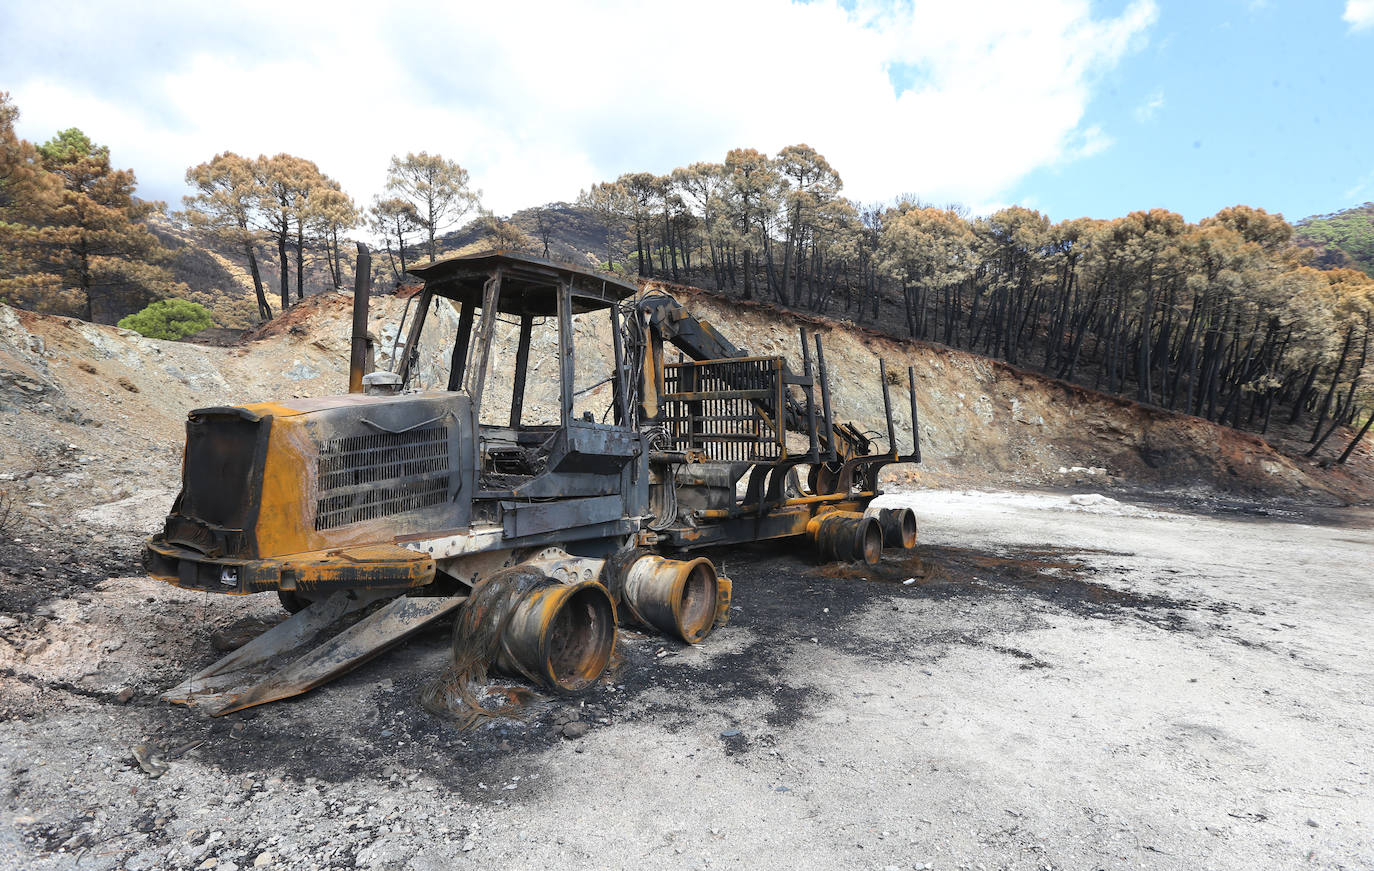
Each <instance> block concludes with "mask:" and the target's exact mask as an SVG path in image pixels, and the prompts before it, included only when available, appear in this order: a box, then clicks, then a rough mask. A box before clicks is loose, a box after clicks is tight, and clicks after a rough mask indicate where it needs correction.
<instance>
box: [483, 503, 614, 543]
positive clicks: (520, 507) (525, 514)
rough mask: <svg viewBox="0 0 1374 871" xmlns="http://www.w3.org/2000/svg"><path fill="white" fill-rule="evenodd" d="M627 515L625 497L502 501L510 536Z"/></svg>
mask: <svg viewBox="0 0 1374 871" xmlns="http://www.w3.org/2000/svg"><path fill="white" fill-rule="evenodd" d="M624 515H625V500H624V497H622V496H619V495H616V496H592V497H589V498H586V499H564V500H562V501H559V502H502V503H501V524H502V526H503V528H504V529H505V536H506V538H523V537H524V536H527V535H540V534H542V533H545V532H553V531H554V530H559V529H565V530H571V529H575V528H576V527H579V526H591V525H592V524H597V523H607V522H609V521H612V520H618V519H620V518H621V517H623V516H624Z"/></svg>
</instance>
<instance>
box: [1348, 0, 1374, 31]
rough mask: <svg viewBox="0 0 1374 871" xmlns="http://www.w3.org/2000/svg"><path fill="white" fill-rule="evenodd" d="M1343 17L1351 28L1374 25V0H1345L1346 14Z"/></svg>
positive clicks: (1359, 28) (1362, 28)
mask: <svg viewBox="0 0 1374 871" xmlns="http://www.w3.org/2000/svg"><path fill="white" fill-rule="evenodd" d="M1341 18H1342V19H1343V20H1344V21H1345V23H1347V24H1349V25H1350V29H1351V30H1364V29H1366V28H1369V27H1374V0H1345V14H1344V15H1342V16H1341Z"/></svg>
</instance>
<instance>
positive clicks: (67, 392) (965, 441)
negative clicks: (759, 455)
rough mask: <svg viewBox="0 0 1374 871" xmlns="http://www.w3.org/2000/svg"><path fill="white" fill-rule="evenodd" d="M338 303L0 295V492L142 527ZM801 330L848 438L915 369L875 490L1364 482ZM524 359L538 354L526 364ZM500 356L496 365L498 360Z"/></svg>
mask: <svg viewBox="0 0 1374 871" xmlns="http://www.w3.org/2000/svg"><path fill="white" fill-rule="evenodd" d="M679 295H680V297H681V298H682V300H683V302H684V303H685V304H687V305H688V306H689V307H690V308H691V309H692V310H693V311H694V312H696V313H697V314H698V315H699V316H701V317H703V318H706V319H708V320H711V321H713V322H714V323H716V324H717V325H719V326H720V327H721V329H722V330H723V331H724V332H725V333H726V334H727V335H729V336H732V337H734V338H735V339H736V340H737V341H739V342H740V343H741V344H745V345H747V347H748V348H749V350H751V351H752V352H755V353H759V354H784V355H786V356H788V357H789V358H791V359H792V362H793V363H794V364H796V365H799V362H800V361H799V360H798V359H797V357H798V344H797V332H796V331H797V326H798V320H797V318H795V317H793V316H791V315H783V314H780V313H778V312H776V311H773V310H771V309H769V308H767V307H764V306H749V305H740V304H739V303H738V302H735V301H729V302H727V301H725V300H723V299H721V298H719V297H715V296H713V295H711V294H708V293H704V292H701V293H682V292H681V291H679ZM350 305H351V298H350V296H349V295H347V294H342V293H330V294H324V295H321V296H317V297H313V298H311V299H308V300H307V301H306V302H305V303H304V304H302V305H300V306H297V307H296V308H294V309H292V310H291V311H290V312H288V313H287V315H285V316H283V317H280V318H277V319H276V320H274V321H273V322H271V323H270V324H268V325H266V326H264V327H263V328H261V329H260V330H258V331H257V332H256V333H255V334H253V335H252V336H251V337H250V338H249V339H248V340H246V341H244V342H242V343H240V344H238V345H236V346H232V347H227V348H222V347H206V346H200V345H193V344H187V343H176V342H162V341H158V340H153V339H146V338H143V337H141V336H139V335H137V334H135V333H132V332H129V331H127V330H120V329H117V328H114V327H105V326H98V325H94V324H89V323H85V322H83V321H78V320H73V319H68V318H60V317H52V316H45V315H38V314H34V313H30V312H25V311H19V310H15V309H11V308H8V307H4V306H0V469H3V470H5V471H4V472H3V474H2V475H0V487H4V488H11V489H13V490H14V491H15V492H16V493H17V495H18V499H19V501H20V502H21V503H22V504H23V506H24V508H23V510H24V511H25V512H26V513H28V514H30V515H32V518H33V520H34V521H36V522H38V523H40V525H43V526H47V527H49V528H60V527H61V525H62V524H63V523H64V522H65V521H64V518H68V517H70V516H71V513H72V512H74V511H77V510H81V509H89V508H90V507H91V506H93V505H94V506H100V505H104V506H106V508H105V509H103V510H106V511H107V512H113V513H115V514H120V515H121V516H123V517H124V519H125V520H126V521H127V522H128V523H130V524H132V525H135V526H140V527H141V528H143V529H146V530H151V529H152V528H154V527H155V526H156V525H157V523H158V521H159V519H160V517H161V515H162V514H163V513H165V511H166V509H167V506H168V505H169V504H170V499H171V496H172V495H173V493H174V491H175V490H176V488H177V486H178V482H179V476H180V449H181V442H182V435H183V432H184V424H185V419H186V413H187V411H189V410H190V409H192V408H196V407H201V406H208V405H217V404H226V403H242V402H250V401H257V400H263V399H269V398H274V397H281V396H293V397H295V396H314V395H328V394H331V393H337V392H341V391H342V390H343V388H344V386H345V384H346V381H347V353H348V336H349V309H350ZM402 305H403V303H402V302H401V301H400V300H398V299H396V298H395V297H379V298H378V299H377V300H375V304H374V306H373V316H372V321H371V324H370V328H371V329H372V331H373V332H374V333H375V334H376V335H378V336H380V337H381V339H382V362H383V364H385V363H387V362H388V354H387V352H389V350H390V347H391V342H392V341H393V339H394V337H395V335H396V321H397V320H398V318H399V315H400V312H401V308H402ZM436 314H437V315H438V317H434V316H432V319H431V321H430V323H431V324H435V325H437V326H438V329H437V330H434V331H432V332H431V333H430V335H429V340H428V342H427V343H426V347H423V348H422V349H421V357H422V361H423V364H422V370H421V379H422V383H424V384H426V385H430V386H433V385H438V384H440V383H442V382H443V380H444V379H445V377H446V372H445V371H444V367H445V365H446V358H447V352H446V348H445V346H446V344H447V342H448V341H449V339H450V337H451V336H452V329H453V322H454V318H453V317H452V311H451V309H450V308H449V307H448V306H447V304H446V303H441V304H440V306H439V307H437V308H436ZM586 317H587V316H581V318H582V319H583V320H581V321H580V323H579V333H580V334H582V335H585V336H586V337H587V338H589V339H591V340H592V342H591V344H592V345H597V344H599V345H601V346H602V347H605V348H609V346H610V342H609V336H608V333H607V331H606V328H605V327H604V326H601V325H600V324H594V323H591V322H589V321H587V320H585V318H586ZM810 327H811V328H812V329H815V330H818V331H819V332H820V334H821V335H822V337H823V340H824V342H825V347H826V354H827V359H828V362H829V365H830V370H831V373H832V375H831V380H832V384H833V388H834V393H835V399H834V405H835V409H836V414H837V416H838V417H840V418H841V419H844V420H854V421H856V422H858V423H859V425H860V426H861V427H862V428H864V429H867V430H871V431H874V432H879V431H881V430H883V429H884V425H883V416H882V394H881V390H880V389H879V379H878V355H879V354H881V355H882V356H883V358H884V359H885V360H886V362H887V364H888V365H889V367H890V368H892V369H895V370H896V371H898V372H901V371H902V370H904V369H905V368H906V367H907V366H912V367H914V368H915V371H916V375H917V389H918V392H919V399H920V411H921V420H920V425H921V426H920V428H921V441H922V448H923V452H924V463H923V464H922V465H920V466H905V467H893V468H891V469H889V470H888V473H887V474H888V480H890V481H896V482H899V483H902V484H913V485H917V486H940V487H973V488H979V487H1005V486H1034V487H1044V486H1052V487H1053V486H1076V487H1082V486H1085V485H1086V486H1090V487H1099V488H1101V487H1111V486H1117V487H1128V488H1139V489H1145V490H1150V491H1156V492H1157V491H1160V490H1166V491H1170V492H1174V493H1177V494H1185V495H1186V494H1193V495H1197V494H1205V493H1210V494H1227V495H1231V496H1237V497H1243V498H1269V497H1276V498H1281V499H1292V500H1301V501H1317V502H1349V501H1364V500H1367V499H1369V498H1370V495H1371V493H1374V487H1371V485H1370V482H1371V480H1374V471H1372V470H1374V457H1371V454H1370V451H1369V448H1368V446H1367V445H1366V446H1364V447H1362V448H1361V449H1360V451H1358V452H1357V454H1356V456H1355V457H1354V458H1352V461H1351V463H1350V464H1348V466H1346V467H1337V468H1334V469H1321V468H1319V467H1317V466H1316V465H1315V464H1313V463H1310V462H1306V461H1301V460H1294V459H1292V458H1289V457H1286V456H1284V455H1283V454H1281V453H1279V452H1278V451H1276V450H1275V449H1274V448H1272V447H1271V446H1270V445H1268V444H1267V443H1266V442H1264V441H1263V440H1261V439H1259V438H1256V437H1254V436H1250V435H1247V434H1244V433H1240V432H1237V431H1235V430H1231V429H1227V428H1224V427H1218V426H1216V425H1214V424H1211V423H1208V422H1207V421H1204V420H1200V419H1197V418H1192V417H1187V416H1184V415H1179V414H1173V413H1169V412H1164V411H1159V410H1154V409H1149V408H1145V407H1142V406H1139V405H1136V404H1134V403H1130V402H1128V401H1124V400H1120V399H1116V398H1113V397H1109V396H1105V395H1102V394H1098V393H1095V392H1092V391H1088V390H1084V389H1082V388H1078V387H1075V386H1071V385H1067V384H1064V383H1061V382H1055V381H1051V380H1048V379H1044V378H1041V377H1039V376H1036V375H1033V374H1030V373H1026V372H1022V371H1018V370H1016V369H1014V368H1012V367H1009V366H1006V365H1004V364H1001V363H997V362H995V361H991V360H988V359H986V358H982V357H977V356H975V355H971V354H966V353H962V352H958V351H953V350H950V349H947V348H943V347H939V346H933V345H922V344H916V343H898V342H896V341H893V340H891V339H888V338H885V337H882V336H879V335H877V334H873V333H868V332H865V331H860V330H855V329H853V328H845V327H842V326H840V325H838V324H835V323H830V322H821V321H816V322H813V323H812V324H810ZM510 345H513V343H503V342H500V341H498V343H497V345H496V347H497V348H498V349H501V348H503V347H508V346H510ZM539 354H540V348H538V347H536V349H535V357H536V359H537V358H538V356H539ZM592 357H594V355H588V360H589V361H591V362H595V361H593V360H592V359H591V358H592ZM497 359H498V361H504V360H505V354H504V352H503V351H500V350H498V355H497ZM503 364H504V363H503ZM505 365H508V364H505ZM531 383H532V386H534V387H535V390H536V392H535V394H534V395H533V396H532V397H531V399H530V403H529V406H530V407H531V408H532V409H534V410H536V411H537V410H538V409H539V408H540V407H556V405H555V404H554V396H553V392H552V391H553V388H552V386H551V385H550V384H549V383H548V380H547V379H535V380H534V381H532V382H531ZM544 394H547V395H544ZM593 395H594V394H593ZM902 400H903V397H902V394H897V395H896V397H895V398H894V406H895V408H896V409H897V410H898V413H897V419H898V422H897V429H898V441H899V444H901V445H902V446H903V447H905V446H906V445H908V444H910V441H909V440H910V423H909V418H908V413H907V412H906V411H905V410H904V409H905V408H906V404H905V402H904V401H902Z"/></svg>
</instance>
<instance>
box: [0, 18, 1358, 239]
mask: <svg viewBox="0 0 1374 871" xmlns="http://www.w3.org/2000/svg"><path fill="white" fill-rule="evenodd" d="M1352 5H1353V3H1352ZM512 8H518V10H519V14H518V15H513V14H512V12H511V9H512ZM1156 14H1157V13H1156V7H1155V5H1154V2H1153V0H1134V2H1132V3H1131V4H1130V5H1129V6H1128V7H1127V8H1126V9H1125V10H1124V11H1123V12H1121V14H1120V15H1119V16H1117V17H1107V18H1095V17H1094V16H1093V13H1092V10H1091V7H1090V5H1089V3H1088V0H1048V2H1045V3H1035V4H1029V3H1024V2H1020V0H986V2H981V3H974V2H968V3H957V4H955V3H947V2H944V0H859V2H858V5H857V6H855V7H854V8H852V9H849V10H846V9H844V8H842V7H841V6H840V5H839V4H838V0H816V2H811V3H792V2H788V0H751V2H747V3H746V2H739V0H697V2H694V3H693V4H691V5H690V7H689V8H688V7H682V6H680V5H668V4H663V5H661V6H660V5H657V4H642V3H638V2H630V0H607V2H602V3H594V4H593V3H574V2H566V0H562V2H559V0H527V2H525V3H522V4H520V5H519V6H518V7H510V6H507V5H502V4H452V5H448V6H442V7H434V8H431V7H428V6H426V5H423V4H409V5H407V4H400V5H397V4H392V5H391V6H390V7H389V8H388V11H387V14H386V15H385V17H379V16H378V15H377V14H376V8H375V7H363V6H357V7H350V6H347V5H341V4H338V3H322V2H321V3H316V4H281V3H276V2H267V0H251V2H249V0H245V2H240V3H237V4H233V5H232V8H230V4H223V5H222V6H221V7H209V6H205V7H204V9H203V10H202V8H201V6H200V4H185V5H178V4H171V3H168V4H153V3H144V4H133V7H132V8H129V7H122V8H121V7H114V6H111V7H109V10H108V11H105V12H99V11H90V7H88V6H85V5H83V4H76V3H73V4H72V5H70V6H67V7H65V8H63V7H62V6H61V5H60V4H58V3H57V2H56V0H54V2H50V3H47V4H43V6H42V8H41V11H40V9H39V4H28V5H25V6H20V5H19V4H14V5H12V7H11V8H10V9H9V10H8V11H0V30H4V31H5V32H6V33H7V34H8V35H9V36H8V38H7V42H8V43H9V44H10V45H12V46H18V49H17V50H15V51H7V55H6V57H5V58H3V59H0V80H3V81H5V82H7V83H8V84H7V87H8V88H9V90H10V91H11V92H12V93H13V96H14V98H15V101H16V102H17V104H18V105H19V107H20V109H21V110H22V112H23V113H24V114H23V117H22V119H21V133H22V134H23V135H26V136H28V137H29V138H32V139H46V138H47V137H48V136H50V135H52V133H53V132H54V131H56V130H58V129H61V128H64V127H69V126H74V125H75V126H80V127H81V128H82V129H83V130H85V131H86V132H87V133H88V134H90V135H91V136H92V137H93V138H94V139H95V140H96V141H98V142H103V143H108V144H109V145H110V146H111V148H112V152H113V155H114V158H115V160H116V162H117V163H119V164H120V165H122V166H131V167H133V168H134V169H136V170H137V171H138V174H139V178H140V181H141V185H142V191H143V192H144V193H145V194H147V195H150V196H156V197H160V198H165V199H169V200H171V201H172V202H173V203H174V204H175V203H176V202H178V201H179V198H180V196H181V194H182V193H183V192H184V190H183V185H182V176H183V174H184V172H185V169H186V167H187V166H190V165H192V164H194V163H199V162H201V161H204V160H207V159H209V158H210V157H211V156H213V155H214V154H215V153H217V152H219V151H224V150H235V151H239V152H241V153H245V154H258V153H268V154H273V153H277V152H281V151H287V152H291V153H294V154H298V155H300V156H303V157H308V158H310V159H312V160H314V161H315V162H316V163H318V164H319V165H320V167H321V169H323V170H324V171H325V172H327V173H329V174H330V175H332V176H334V177H335V178H337V179H339V180H340V181H341V182H342V183H343V185H344V187H345V189H347V190H348V191H349V192H350V193H352V194H353V195H354V196H355V198H357V199H358V200H359V201H360V202H366V201H367V200H368V199H369V198H370V197H371V195H372V194H373V193H375V192H377V191H378V190H379V189H380V187H381V184H382V181H383V177H384V174H385V167H386V162H387V159H388V158H389V156H390V155H391V154H394V153H404V152H406V151H419V150H427V151H430V152H431V153H433V152H439V153H442V154H444V155H445V156H447V157H450V158H453V159H456V160H458V161H460V162H461V163H462V164H463V165H464V166H466V167H467V168H468V169H469V170H470V171H471V172H472V176H473V180H474V183H475V184H476V185H477V186H479V187H481V188H482V189H483V190H484V193H485V196H484V202H485V203H486V205H488V206H489V207H491V208H494V209H495V210H497V211H499V212H503V213H504V212H510V211H513V210H515V209H517V208H521V207H524V206H528V205H533V204H536V203H540V202H545V201H548V200H552V199H571V198H573V197H574V196H576V194H577V192H578V190H579V189H580V188H583V187H585V186H587V185H588V184H591V183H593V182H596V181H598V180H602V179H606V178H614V177H615V176H616V175H619V174H620V173H622V172H628V171H632V170H641V169H645V170H651V171H655V172H666V171H667V170H669V169H671V168H672V167H674V166H680V165H684V164H686V163H689V162H692V161H696V160H720V159H722V158H723V157H724V154H725V151H726V150H727V149H729V148H731V147H736V146H749V147H754V148H758V149H760V150H763V151H767V152H770V153H771V152H775V151H777V149H779V148H781V147H782V146H784V145H787V144H791V143H796V142H806V143H808V144H810V145H812V146H813V147H815V148H816V149H817V150H819V151H820V152H821V153H823V154H825V155H826V156H827V157H828V158H829V159H830V161H831V163H832V164H833V165H834V166H835V167H836V168H837V169H838V170H839V171H840V173H841V174H842V176H843V177H844V179H845V183H846V192H847V193H848V194H849V195H850V196H854V197H857V198H860V199H865V200H874V199H886V198H888V197H890V196H892V195H893V194H895V193H896V192H900V191H911V192H915V193H918V194H920V195H921V196H922V197H923V198H925V199H927V200H930V201H936V202H947V201H954V200H958V201H962V202H968V203H979V202H995V201H1000V200H1001V199H1003V198H1005V197H1007V196H1008V195H1009V193H1010V189H1011V188H1012V187H1013V186H1014V185H1015V184H1016V183H1017V181H1019V180H1020V179H1022V178H1023V177H1025V175H1026V174H1027V173H1029V172H1031V171H1032V170H1034V169H1036V168H1038V167H1043V166H1050V165H1060V164H1062V163H1063V162H1065V161H1069V160H1073V159H1077V158H1080V157H1083V156H1087V155H1089V154H1092V153H1096V152H1097V151H1100V150H1101V149H1102V148H1105V147H1107V146H1108V145H1109V144H1110V142H1111V139H1110V137H1109V136H1108V135H1107V134H1106V133H1105V132H1104V131H1102V130H1101V129H1100V128H1098V127H1096V126H1094V125H1092V124H1090V123H1086V122H1085V112H1086V108H1087V105H1088V102H1089V100H1090V98H1091V96H1092V93H1093V86H1094V82H1095V79H1096V78H1097V77H1098V76H1099V75H1100V74H1101V73H1103V72H1104V71H1106V70H1109V69H1110V68H1111V67H1112V66H1113V65H1114V64H1116V63H1117V62H1118V61H1119V60H1120V59H1121V58H1122V57H1123V56H1124V55H1125V54H1126V53H1127V52H1129V51H1130V50H1131V49H1132V48H1133V47H1135V46H1136V45H1137V43H1138V41H1139V40H1140V39H1141V38H1142V37H1143V35H1144V34H1145V33H1146V32H1147V31H1148V29H1149V28H1150V26H1151V24H1152V23H1153V22H1154V20H1155V17H1156ZM1347 14H1349V13H1348V12H1347ZM73 22H75V24H73ZM54 45H58V46H62V47H63V48H62V49H61V51H59V52H58V53H56V54H54V53H53V52H52V50H51V47H52V46H54ZM26 47H27V48H26ZM890 69H903V70H912V71H914V76H913V77H912V78H911V80H910V81H902V82H900V83H899V84H898V85H897V86H896V87H894V85H893V83H892V81H890V80H889V76H888V71H889V70H890Z"/></svg>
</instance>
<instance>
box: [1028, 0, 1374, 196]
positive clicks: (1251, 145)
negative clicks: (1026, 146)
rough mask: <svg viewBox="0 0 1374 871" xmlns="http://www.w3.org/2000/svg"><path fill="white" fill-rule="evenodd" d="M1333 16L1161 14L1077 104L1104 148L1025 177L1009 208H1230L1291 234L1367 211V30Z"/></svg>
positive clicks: (1321, 5) (1371, 182)
mask: <svg viewBox="0 0 1374 871" xmlns="http://www.w3.org/2000/svg"><path fill="white" fill-rule="evenodd" d="M1344 9H1345V6H1344V4H1342V3H1336V2H1280V0H1273V2H1269V3H1253V2H1243V0H1215V2H1195V3H1161V4H1160V7H1159V15H1158V18H1157V20H1156V22H1155V24H1154V25H1153V26H1152V27H1151V28H1150V32H1149V36H1148V43H1147V44H1146V45H1145V46H1144V47H1143V48H1142V49H1141V50H1139V51H1136V52H1134V53H1130V54H1127V55H1126V56H1124V57H1123V58H1122V59H1121V60H1120V61H1119V62H1118V64H1117V66H1116V67H1115V68H1114V69H1112V70H1110V71H1108V72H1106V73H1105V74H1104V75H1103V76H1102V79H1101V81H1100V82H1099V83H1098V84H1097V85H1096V86H1095V88H1094V95H1093V98H1092V100H1091V102H1090V103H1089V104H1088V108H1087V112H1086V119H1087V121H1088V123H1091V124H1097V125H1100V126H1101V127H1102V129H1103V130H1104V131H1106V132H1107V135H1108V136H1110V137H1111V140H1112V142H1111V145H1110V146H1109V147H1107V148H1105V149H1103V150H1102V151H1100V152H1099V153H1097V154H1094V155H1092V156H1089V157H1084V158H1081V159H1079V160H1076V161H1073V162H1072V163H1069V164H1066V165H1063V166H1057V167H1042V168H1038V169H1036V170H1034V171H1032V172H1031V173H1029V174H1028V175H1027V176H1026V177H1025V178H1024V179H1023V180H1022V181H1021V182H1020V183H1018V184H1017V185H1015V187H1014V188H1013V189H1012V193H1011V196H1010V198H1009V199H1010V200H1011V201H1013V202H1021V203H1029V204H1031V205H1033V206H1034V207H1036V208H1039V209H1041V210H1043V211H1048V212H1049V213H1050V214H1052V215H1053V216H1055V217H1056V218H1064V217H1076V216H1079V215H1091V216H1094V217H1104V216H1111V215H1119V214H1123V213H1124V212H1126V211H1129V210H1131V209H1140V208H1152V207H1162V208H1168V209H1172V210H1173V211H1176V212H1179V213H1180V214H1182V215H1183V216H1184V217H1185V218H1187V219H1189V220H1191V221H1196V220H1198V219H1199V218H1201V217H1205V216H1207V215H1210V214H1214V213H1216V211H1217V210H1218V209H1221V208H1224V207H1226V206H1229V205H1235V204H1237V203H1246V204H1248V205H1254V206H1259V207H1262V208H1265V209H1268V210H1270V211H1277V212H1282V213H1283V214H1284V215H1285V216H1287V217H1288V218H1289V219H1290V220H1298V219H1300V218H1302V217H1305V216H1308V215H1312V214H1320V213H1324V212H1331V211H1335V210H1337V209H1341V208H1345V207H1348V206H1353V205H1358V204H1359V203H1362V202H1365V201H1367V200H1374V75H1371V72H1374V27H1370V26H1366V27H1364V28H1362V29H1359V30H1353V29H1352V27H1351V25H1350V23H1348V22H1347V21H1345V20H1343V18H1342V13H1343V11H1344ZM1357 11H1358V9H1357ZM1368 15H1369V17H1370V18H1374V11H1372V12H1370V13H1368Z"/></svg>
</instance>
